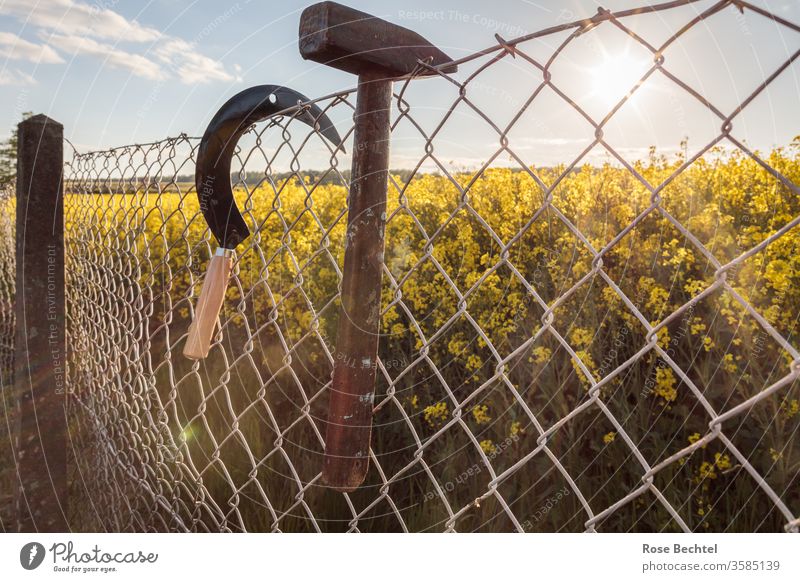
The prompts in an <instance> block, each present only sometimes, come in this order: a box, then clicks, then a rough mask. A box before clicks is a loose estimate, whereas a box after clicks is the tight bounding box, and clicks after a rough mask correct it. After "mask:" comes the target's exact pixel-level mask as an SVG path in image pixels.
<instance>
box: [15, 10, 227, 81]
mask: <svg viewBox="0 0 800 582" xmlns="http://www.w3.org/2000/svg"><path fill="white" fill-rule="evenodd" d="M115 4H116V2H114V1H113V0H107V1H106V2H105V3H101V2H100V0H98V3H97V4H93V5H92V4H87V3H84V2H79V1H78V0H38V1H35V2H32V1H31V0H0V14H6V15H9V16H12V17H14V18H16V19H17V20H19V21H20V22H22V23H24V24H25V26H33V27H35V28H37V29H38V31H39V35H40V37H41V38H42V39H44V40H46V41H47V42H48V44H50V45H52V46H48V45H42V46H40V45H36V44H34V43H27V44H25V45H15V46H22V48H16V49H13V50H15V51H16V53H17V54H20V55H21V54H26V55H28V54H33V53H34V52H35V49H36V47H39V53H38V54H39V55H40V56H41V57H42V58H43V59H50V60H42V61H41V62H63V61H60V60H53V59H60V57H59V55H58V54H57V53H56V51H55V50H53V48H52V47H55V48H57V49H59V50H61V51H63V52H67V53H70V54H74V55H85V56H90V57H94V58H98V59H102V60H103V62H104V63H105V64H108V65H110V66H112V67H116V68H121V69H126V70H129V71H131V72H132V73H133V74H134V75H136V76H138V77H142V78H145V79H151V80H164V79H167V78H168V77H170V75H171V74H172V75H175V76H176V77H177V78H178V79H179V80H180V81H181V82H183V83H186V84H197V83H209V82H212V81H233V80H235V79H238V75H233V74H231V73H229V72H227V71H226V70H225V67H224V66H223V64H222V63H221V62H220V61H217V60H215V59H213V58H211V57H208V56H205V55H203V54H200V53H199V52H198V48H197V44H196V43H193V42H188V41H186V40H184V39H182V38H178V37H175V36H170V35H168V34H164V33H162V32H160V31H158V30H156V29H154V28H151V27H147V26H144V25H142V24H139V23H138V22H137V21H135V20H128V19H127V18H125V17H124V16H122V15H121V14H118V13H117V12H114V11H113V10H112V9H111V7H113V6H114V5H115ZM2 34H8V38H9V39H11V38H12V37H13V38H18V37H16V35H12V34H10V33H2ZM19 40H21V41H22V39H19ZM112 40H113V41H114V42H113V43H111V42H110V41H112ZM9 42H10V41H9ZM22 42H23V43H26V42H27V41H22ZM120 45H121V46H122V47H124V48H120ZM137 45H138V46H137ZM5 46H6V45H5V44H3V41H2V37H0V56H3V55H4V54H5V53H4V47H5ZM151 47H152V48H151ZM7 50H8V51H11V50H12V49H7ZM29 60H30V59H29Z"/></svg>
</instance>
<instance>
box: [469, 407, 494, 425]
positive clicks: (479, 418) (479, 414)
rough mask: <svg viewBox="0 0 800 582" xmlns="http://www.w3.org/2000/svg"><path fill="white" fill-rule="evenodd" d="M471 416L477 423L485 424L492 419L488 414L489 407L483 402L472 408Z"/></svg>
mask: <svg viewBox="0 0 800 582" xmlns="http://www.w3.org/2000/svg"><path fill="white" fill-rule="evenodd" d="M472 417H473V418H474V419H475V422H477V423H478V424H486V423H487V422H489V421H490V420H492V417H491V416H489V407H488V406H486V405H484V404H479V405H478V406H475V407H473V408H472Z"/></svg>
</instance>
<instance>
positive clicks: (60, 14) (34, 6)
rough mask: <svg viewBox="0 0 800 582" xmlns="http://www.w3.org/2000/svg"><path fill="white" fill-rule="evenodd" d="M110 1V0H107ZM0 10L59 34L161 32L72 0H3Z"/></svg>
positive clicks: (142, 35)
mask: <svg viewBox="0 0 800 582" xmlns="http://www.w3.org/2000/svg"><path fill="white" fill-rule="evenodd" d="M109 4H110V2H109ZM0 13H3V14H8V15H9V16H14V17H16V18H17V19H18V20H20V21H22V22H25V23H27V24H29V25H33V26H36V27H38V28H43V29H46V30H50V31H53V32H57V33H61V34H68V35H69V34H81V35H85V36H93V37H95V38H101V39H118V40H127V41H131V42H148V41H154V40H157V39H158V38H159V37H160V36H161V33H160V32H159V31H158V30H156V29H154V28H148V27H146V26H142V25H141V24H139V23H138V22H136V21H135V20H128V19H127V18H125V17H124V16H122V15H121V14H117V13H116V12H114V11H113V10H110V9H109V8H105V7H103V6H102V3H101V2H99V1H98V2H97V4H85V3H83V2H75V1H74V0H38V1H33V2H32V1H31V0H3V1H2V3H0Z"/></svg>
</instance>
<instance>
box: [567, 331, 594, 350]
mask: <svg viewBox="0 0 800 582" xmlns="http://www.w3.org/2000/svg"><path fill="white" fill-rule="evenodd" d="M593 337H594V334H593V333H592V332H591V331H589V330H588V329H583V328H581V327H576V328H575V329H573V330H572V333H571V334H570V339H572V343H573V344H575V345H576V346H578V347H579V348H585V347H587V346H588V345H589V344H591V343H592V338H593Z"/></svg>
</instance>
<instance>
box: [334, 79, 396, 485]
mask: <svg viewBox="0 0 800 582" xmlns="http://www.w3.org/2000/svg"><path fill="white" fill-rule="evenodd" d="M391 99H392V82H391V80H388V79H386V78H385V75H381V74H368V73H364V74H362V75H360V76H359V80H358V101H357V104H356V112H355V131H354V143H353V166H352V173H351V181H350V194H349V198H348V216H347V236H346V239H345V255H344V271H343V273H342V290H341V301H342V303H341V309H340V312H339V323H338V330H337V336H336V337H337V341H336V353H335V363H334V369H333V382H332V388H331V393H330V403H329V407H328V422H327V430H326V437H325V459H324V463H323V470H322V480H323V482H324V483H325V484H327V485H328V486H330V487H333V488H335V489H338V490H340V491H353V490H354V489H356V488H357V487H358V486H359V485H360V484H361V483H362V482H363V481H364V478H365V477H366V474H367V468H368V466H369V448H370V434H371V432H372V412H373V402H374V395H375V373H376V370H377V360H378V335H379V331H380V311H381V275H382V271H381V269H382V266H383V249H384V228H385V224H386V190H387V185H388V174H389V134H390V129H391V128H390V119H389V114H390V111H391Z"/></svg>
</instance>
